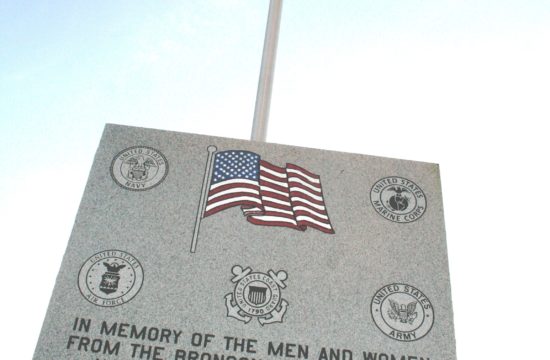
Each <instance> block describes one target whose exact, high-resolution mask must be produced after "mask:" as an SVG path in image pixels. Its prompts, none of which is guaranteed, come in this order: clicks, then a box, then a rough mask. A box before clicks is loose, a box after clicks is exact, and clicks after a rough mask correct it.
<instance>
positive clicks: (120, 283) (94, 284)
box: [78, 250, 143, 307]
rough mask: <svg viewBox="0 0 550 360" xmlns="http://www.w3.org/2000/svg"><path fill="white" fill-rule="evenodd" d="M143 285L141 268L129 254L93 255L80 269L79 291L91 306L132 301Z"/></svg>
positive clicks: (113, 304)
mask: <svg viewBox="0 0 550 360" xmlns="http://www.w3.org/2000/svg"><path fill="white" fill-rule="evenodd" d="M142 284H143V268H142V267H141V264H140V263H139V261H138V260H137V259H136V258H135V257H134V256H133V255H131V254H129V253H127V252H124V251H120V250H106V251H101V252H98V253H97V254H94V255H92V256H91V257H90V258H89V259H88V260H86V262H85V263H84V264H83V265H82V267H81V268H80V272H79V273H78V288H79V289H80V293H81V294H82V296H84V298H85V299H86V300H88V301H89V302H91V303H92V304H94V305H98V306H103V307H113V306H118V305H122V304H125V303H127V302H128V301H130V300H132V299H133V298H134V297H135V296H136V295H137V293H138V292H139V290H140V289H141V285H142Z"/></svg>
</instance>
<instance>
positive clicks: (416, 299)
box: [371, 284, 434, 341]
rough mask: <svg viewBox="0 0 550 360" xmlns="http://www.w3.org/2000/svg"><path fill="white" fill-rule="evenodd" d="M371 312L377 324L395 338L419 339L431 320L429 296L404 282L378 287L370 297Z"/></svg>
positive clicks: (430, 323) (428, 328)
mask: <svg viewBox="0 0 550 360" xmlns="http://www.w3.org/2000/svg"><path fill="white" fill-rule="evenodd" d="M371 314H372V318H373V320H374V323H375V324H376V326H377V327H378V328H379V329H380V330H381V331H382V332H383V333H384V334H386V335H387V336H389V337H391V338H392V339H394V340H398V341H415V340H419V339H421V338H423V337H424V336H426V334H427V333H428V332H430V330H431V328H432V325H433V323H434V310H433V306H432V303H431V302H430V300H429V299H428V298H427V297H426V295H424V293H422V291H420V290H418V289H417V288H415V287H414V286H410V285H406V284H390V285H386V286H384V287H383V288H381V289H380V290H378V291H377V292H376V294H374V296H373V297H372V302H371Z"/></svg>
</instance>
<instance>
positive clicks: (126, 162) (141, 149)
mask: <svg viewBox="0 0 550 360" xmlns="http://www.w3.org/2000/svg"><path fill="white" fill-rule="evenodd" d="M166 175H168V162H167V161H166V157H165V156H164V155H163V154H162V153H161V152H160V151H158V150H156V149H153V148H151V147H148V146H132V147H129V148H127V149H124V150H122V151H121V152H119V153H118V154H117V155H116V156H115V157H114V158H113V161H112V162H111V176H112V178H113V180H114V181H115V182H116V183H117V184H118V185H120V186H121V187H123V188H124V189H128V190H132V191H143V190H149V189H151V188H153V187H155V186H157V185H158V184H160V183H161V182H162V181H163V180H164V178H166Z"/></svg>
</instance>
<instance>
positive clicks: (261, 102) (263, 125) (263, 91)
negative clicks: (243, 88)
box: [250, 0, 283, 142]
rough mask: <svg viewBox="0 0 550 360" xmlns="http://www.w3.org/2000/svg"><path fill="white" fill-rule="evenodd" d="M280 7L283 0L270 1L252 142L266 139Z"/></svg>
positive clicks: (279, 22) (251, 136)
mask: <svg viewBox="0 0 550 360" xmlns="http://www.w3.org/2000/svg"><path fill="white" fill-rule="evenodd" d="M282 7H283V0H270V3H269V15H268V17H267V26H266V29H265V40H264V51H263V54H262V66H261V68H260V79H259V81H258V93H257V94H256V108H255V109H254V122H253V124H252V134H251V135H250V140H254V141H262V142H263V141H265V139H266V137H267V120H268V119H269V105H270V104H271V89H272V87H273V73H274V72H275V58H276V56H277V41H278V40H279V27H280V24H281V11H282Z"/></svg>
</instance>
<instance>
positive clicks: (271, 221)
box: [204, 160, 334, 234]
mask: <svg viewBox="0 0 550 360" xmlns="http://www.w3.org/2000/svg"><path fill="white" fill-rule="evenodd" d="M239 205H240V206H241V208H242V211H243V213H244V215H246V216H247V219H248V221H249V222H251V223H253V224H256V225H267V226H285V227H290V228H294V229H297V230H301V231H304V230H306V228H307V227H308V226H309V227H313V228H315V229H317V230H320V231H323V232H325V233H329V234H334V229H333V228H332V225H331V223H330V219H329V217H328V213H327V209H326V207H325V202H324V198H323V191H322V188H321V180H320V177H319V176H318V175H316V174H313V173H311V172H309V171H307V170H305V169H303V168H301V167H299V166H297V165H294V164H287V167H286V168H281V167H278V166H275V165H273V164H270V163H269V162H267V161H264V160H260V178H259V181H255V180H245V179H232V180H226V181H222V182H219V183H217V184H213V185H211V186H210V191H209V192H208V200H207V202H206V210H205V213H204V216H205V217H206V216H210V215H213V214H215V213H217V212H219V211H222V210H225V209H227V208H230V207H233V206H239Z"/></svg>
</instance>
